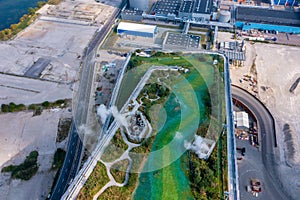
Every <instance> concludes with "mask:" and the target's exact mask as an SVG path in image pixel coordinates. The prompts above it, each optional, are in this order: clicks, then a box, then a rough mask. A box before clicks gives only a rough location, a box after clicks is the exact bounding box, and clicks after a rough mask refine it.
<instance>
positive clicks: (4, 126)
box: [0, 109, 71, 200]
mask: <svg viewBox="0 0 300 200" xmlns="http://www.w3.org/2000/svg"><path fill="white" fill-rule="evenodd" d="M32 114H33V113H32V112H18V113H8V114H1V115H0V127H1V129H0V135H1V140H0V168H1V169H2V168H3V167H4V166H7V165H10V164H14V165H18V164H20V163H22V162H23V161H24V159H25V157H26V156H27V155H29V153H30V152H31V151H34V150H37V151H38V152H39V156H38V164H39V170H38V173H37V174H36V175H35V176H33V177H32V178H31V179H30V180H28V181H21V180H12V179H10V174H9V173H0V185H1V187H0V199H9V200H10V199H11V200H15V199H45V197H46V196H47V195H48V193H49V191H50V188H51V185H52V181H53V178H54V175H55V173H56V171H55V170H54V171H51V170H50V168H51V165H52V161H53V155H54V153H55V151H56V149H57V148H64V147H65V144H66V141H64V142H62V143H59V144H57V143H56V133H57V125H58V121H59V118H60V117H68V116H70V114H71V113H70V112H68V111H67V109H64V110H60V111H51V110H45V111H43V113H42V115H39V116H34V117H33V116H32ZM33 188H34V190H33ZM42 197H44V198H42Z"/></svg>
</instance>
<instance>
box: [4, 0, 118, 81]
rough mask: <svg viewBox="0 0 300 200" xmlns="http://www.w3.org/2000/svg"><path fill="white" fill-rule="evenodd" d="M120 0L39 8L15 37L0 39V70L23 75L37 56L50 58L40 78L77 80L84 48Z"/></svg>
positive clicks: (84, 0)
mask: <svg viewBox="0 0 300 200" xmlns="http://www.w3.org/2000/svg"><path fill="white" fill-rule="evenodd" d="M120 2H121V0H114V1H103V3H97V2H96V1H94V0H78V1H77V0H76V1H72V0H65V1H63V2H62V3H61V4H59V5H56V6H48V5H47V6H45V7H43V8H42V9H40V10H39V13H40V16H39V18H38V19H37V20H36V21H35V22H34V23H33V24H31V25H30V26H29V27H27V28H26V29H25V30H23V31H21V32H20V33H19V34H18V35H17V36H16V37H15V39H13V40H11V41H6V42H0V59H1V63H0V72H3V73H12V74H18V75H23V74H24V73H25V72H26V71H27V70H28V69H29V68H30V67H31V66H32V65H33V64H34V63H35V62H36V61H37V60H38V59H39V58H47V59H50V60H51V62H50V63H49V64H48V66H47V67H46V69H45V70H44V71H43V73H42V75H43V78H44V79H48V80H54V81H60V82H67V83H69V82H73V81H76V80H77V72H78V69H79V66H80V62H81V57H82V55H83V52H84V48H85V47H86V46H87V45H88V43H89V41H90V39H91V38H92V37H93V35H94V34H95V32H96V31H97V30H99V29H101V27H103V24H104V23H106V21H107V19H108V17H109V16H110V15H111V13H112V12H113V11H114V9H116V5H118V4H119V3H120Z"/></svg>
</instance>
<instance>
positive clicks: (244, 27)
mask: <svg viewBox="0 0 300 200" xmlns="http://www.w3.org/2000/svg"><path fill="white" fill-rule="evenodd" d="M235 25H236V27H237V28H240V29H242V30H243V31H248V30H251V29H255V30H268V31H278V32H282V33H294V34H300V27H294V26H281V25H271V24H259V23H245V22H238V21H237V22H236V23H235Z"/></svg>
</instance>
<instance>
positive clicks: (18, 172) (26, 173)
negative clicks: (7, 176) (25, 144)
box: [1, 151, 39, 180]
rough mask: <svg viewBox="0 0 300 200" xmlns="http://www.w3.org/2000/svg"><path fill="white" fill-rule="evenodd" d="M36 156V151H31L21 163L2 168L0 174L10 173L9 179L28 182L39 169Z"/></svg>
mask: <svg viewBox="0 0 300 200" xmlns="http://www.w3.org/2000/svg"><path fill="white" fill-rule="evenodd" d="M38 155H39V153H38V152H37V151H32V152H30V154H29V155H28V156H26V159H25V161H24V162H23V163H21V164H20V165H9V166H7V167H4V168H3V169H2V170H1V172H11V177H12V178H14V179H21V180H29V179H30V178H31V177H33V176H34V175H35V174H36V172H37V171H38V169H39V166H38V164H37V158H38Z"/></svg>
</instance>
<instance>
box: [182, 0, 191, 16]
mask: <svg viewBox="0 0 300 200" xmlns="http://www.w3.org/2000/svg"><path fill="white" fill-rule="evenodd" d="M193 6H194V1H193V0H184V1H183V2H182V4H181V6H180V8H179V12H184V13H191V12H192V10H193Z"/></svg>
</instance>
